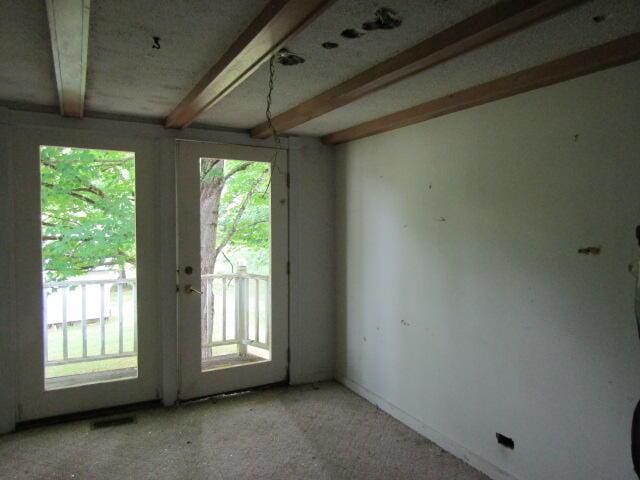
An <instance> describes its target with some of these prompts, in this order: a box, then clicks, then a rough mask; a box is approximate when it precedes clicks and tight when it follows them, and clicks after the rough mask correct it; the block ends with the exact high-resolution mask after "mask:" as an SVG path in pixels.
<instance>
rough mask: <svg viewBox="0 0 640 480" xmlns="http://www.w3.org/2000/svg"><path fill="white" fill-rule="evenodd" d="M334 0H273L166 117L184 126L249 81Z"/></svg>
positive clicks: (174, 125) (171, 123)
mask: <svg viewBox="0 0 640 480" xmlns="http://www.w3.org/2000/svg"><path fill="white" fill-rule="evenodd" d="M333 1H334V0H272V1H271V2H269V4H268V5H267V6H266V7H265V8H264V10H263V11H262V12H261V13H260V15H258V17H256V18H255V19H254V20H253V22H251V24H250V25H249V27H247V29H246V30H245V31H244V32H242V34H241V35H240V36H239V37H238V39H237V40H236V41H235V42H234V43H233V45H231V47H230V48H229V50H227V52H226V53H225V54H224V55H223V56H222V58H220V60H218V61H217V62H216V64H215V65H214V66H213V67H211V69H210V70H209V71H208V72H207V73H206V75H205V76H204V77H203V78H202V79H201V80H200V81H199V82H198V84H197V85H196V86H195V87H194V88H193V89H192V90H191V92H189V94H188V95H187V96H186V97H185V98H184V99H183V100H182V101H181V102H180V104H178V106H177V107H176V108H175V109H174V110H173V111H172V112H171V113H170V114H169V116H168V117H167V118H166V120H165V126H166V127H167V128H184V127H186V126H188V125H189V124H190V123H191V122H193V121H194V120H195V119H196V118H197V117H198V115H200V114H201V113H202V112H203V111H205V110H207V109H208V108H210V107H212V106H213V105H214V104H215V103H216V102H218V101H220V100H221V99H222V98H223V97H224V96H225V95H227V94H228V93H229V92H231V91H232V90H233V89H234V88H236V87H237V86H238V85H240V84H241V83H242V82H243V81H245V80H246V79H247V78H248V77H249V76H250V75H251V74H252V73H253V72H254V71H256V70H257V69H258V67H260V65H262V64H263V63H264V62H266V61H268V60H269V58H270V57H271V56H272V55H273V54H275V53H276V52H277V51H278V50H279V49H280V48H281V47H282V46H283V44H284V43H285V42H286V41H288V40H290V39H291V38H292V37H293V36H294V35H296V34H297V33H299V32H300V31H302V30H303V29H304V28H305V27H306V26H307V25H309V24H310V23H311V22H312V21H313V20H315V18H316V17H318V16H319V15H320V14H321V13H322V12H323V11H324V10H325V9H326V8H327V7H328V6H329V5H330V4H331V3H333Z"/></svg>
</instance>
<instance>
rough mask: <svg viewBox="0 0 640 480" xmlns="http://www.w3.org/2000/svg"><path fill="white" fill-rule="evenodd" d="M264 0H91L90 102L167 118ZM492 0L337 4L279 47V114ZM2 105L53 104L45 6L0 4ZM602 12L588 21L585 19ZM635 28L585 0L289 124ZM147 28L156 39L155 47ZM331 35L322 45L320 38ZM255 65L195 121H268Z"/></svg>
mask: <svg viewBox="0 0 640 480" xmlns="http://www.w3.org/2000/svg"><path fill="white" fill-rule="evenodd" d="M267 2H268V0H233V1H230V0H218V1H207V2H204V1H202V0H135V1H122V0H99V1H94V2H92V3H91V17H90V18H91V29H90V35H89V57H88V65H89V68H88V73H87V98H86V109H87V111H88V112H90V113H102V114H118V115H126V116H132V117H141V118H151V119H154V120H157V121H160V120H161V119H163V118H164V117H165V116H166V115H167V114H168V113H169V112H170V111H171V109H172V108H173V107H174V106H175V105H176V104H177V103H178V102H179V101H180V100H181V99H182V98H183V97H184V96H185V95H186V94H187V93H188V91H189V90H190V89H191V88H192V87H193V85H194V84H195V83H196V82H197V81H198V80H199V79H200V78H201V77H202V76H203V75H204V73H205V72H206V71H207V70H208V69H209V68H210V67H211V66H212V65H213V63H214V62H215V61H216V60H217V59H218V58H219V57H220V56H221V55H222V54H223V52H225V51H226V49H227V48H228V47H229V45H230V44H231V43H232V42H233V41H234V40H235V39H236V38H237V37H238V35H239V34H240V33H241V32H242V31H243V30H244V29H245V28H246V26H247V25H248V24H249V23H250V22H251V20H252V19H253V18H255V17H256V16H257V15H258V13H259V12H260V11H261V10H262V9H263V8H264V6H265V5H266V4H267ZM493 3H495V1H494V0H430V1H429V0H338V1H336V2H335V3H334V4H333V6H332V7H330V8H329V9H328V10H327V11H326V12H325V13H324V14H323V15H322V16H321V17H320V18H318V19H317V20H316V21H315V22H314V23H313V24H312V25H310V26H309V27H308V28H307V29H306V30H304V31H303V32H302V33H300V34H299V35H298V36H297V37H296V38H294V39H293V40H292V41H291V42H290V43H289V44H288V45H287V47H288V48H289V49H290V50H292V51H293V52H295V53H297V54H299V55H301V56H303V57H304V58H305V59H306V62H305V63H304V64H302V65H299V66H295V67H284V66H280V65H278V66H277V71H276V84H275V91H274V95H273V99H274V103H273V113H274V114H277V113H280V112H282V111H284V110H287V109H288V108H290V107H292V106H294V105H296V104H297V103H299V102H301V101H303V100H306V99H308V98H310V97H312V96H314V95H316V94H318V93H320V92H322V91H323V90H326V89H327V88H330V87H332V86H334V85H336V84H338V83H340V82H342V81H344V80H346V79H347V78H350V77H351V76H353V75H355V74H356V73H359V72H361V71H362V70H365V69H366V68H368V67H370V66H372V65H375V64H377V63H379V62H380V61H382V60H385V59H387V58H388V57H390V56H392V55H394V54H396V53H398V52H400V51H402V50H404V49H406V48H408V47H410V46H412V45H414V44H416V43H418V42H419V41H421V40H423V39H425V38H427V37H429V36H431V35H433V34H434V33H436V32H438V31H440V30H443V29H444V28H446V27H448V26H451V25H452V24H454V23H456V22H458V21H460V20H462V19H463V18H466V17H468V16H470V15H472V14H474V13H476V12H478V11H480V10H482V9H483V8H485V7H487V6H488V5H491V4H493ZM380 6H386V7H391V8H394V9H396V10H397V11H398V12H399V13H400V14H401V15H402V17H403V19H404V22H403V25H402V27H401V28H399V29H397V30H389V31H383V30H376V31H372V32H368V33H367V34H366V35H365V36H363V37H361V38H357V39H351V40H350V39H345V38H343V37H341V36H340V32H341V31H342V30H344V29H346V28H359V27H360V25H361V24H362V23H363V22H365V21H367V20H372V19H373V13H374V12H375V10H376V9H377V8H379V7H380ZM2 7H3V10H2V11H3V14H2V16H0V27H1V28H0V42H2V43H1V44H2V45H3V48H2V49H0V61H1V62H2V65H3V68H2V70H1V71H0V103H4V104H10V105H16V104H17V105H28V106H30V108H43V107H44V108H49V109H52V108H57V93H56V88H55V77H54V73H53V63H52V58H51V46H50V40H49V29H48V24H47V15H46V8H45V2H43V1H41V0H20V1H15V2H8V1H5V2H2ZM598 15H605V20H604V21H602V22H599V23H596V22H594V20H593V17H595V16H598ZM637 31H640V1H638V0H592V1H591V2H588V3H586V4H584V5H583V6H581V7H578V8H575V9H572V10H570V11H568V12H566V13H564V14H562V15H559V16H556V17H554V18H552V19H549V20H547V21H545V22H543V23H540V24H538V25H535V26H533V27H531V28H529V29H527V30H525V31H523V32H520V33H516V34H514V35H511V36H509V37H506V38H504V39H502V40H500V41H498V42H495V43H493V44H490V45H488V46H486V47H482V48H479V49H477V50H475V51H473V52H470V53H468V54H466V55H463V56H461V57H459V58H456V59H453V60H450V61H448V62H445V63H443V64H441V65H438V66H436V67H434V68H432V69H430V70H428V71H426V72H423V73H420V74H418V75H415V76H413V77H411V78H408V79H406V80H404V81H402V82H399V83H397V84H395V85H392V86H391V87H388V88H386V89H384V90H381V91H378V92H376V93H374V94H372V95H370V96H367V97H365V98H363V99H360V100H359V101H357V102H355V103H352V104H351V105H347V106H345V107H343V108H341V109H339V110H336V111H334V112H331V113H329V114H327V115H324V116H322V117H319V118H317V119H315V120H312V121H310V122H308V123H306V124H304V125H301V126H299V127H297V128H296V129H294V130H293V131H292V132H293V133H297V134H306V135H322V134H326V133H329V132H332V131H335V130H339V129H342V128H346V127H349V126H352V125H354V124H358V123H361V122H363V121H366V120H370V119H372V118H376V117H379V116H381V115H385V114H388V113H391V112H394V111H397V110H400V109H402V108H407V107H410V106H413V105H416V104H418V103H421V102H424V101H427V100H430V99H433V98H437V97H440V96H442V95H446V94H448V93H451V92H454V91H457V90H459V89H462V88H466V87H469V86H472V85H476V84H478V83H481V82H485V81H488V80H491V79H494V78H497V77H500V76H503V75H506V74H508V73H512V72H514V71H517V70H520V69H523V68H527V67H530V66H533V65H537V64H540V63H543V62H545V61H548V60H552V59H555V58H558V57H561V56H564V55H567V54H570V53H573V52H576V51H579V50H583V49H585V48H589V47H591V46H594V45H598V44H601V43H604V42H606V41H608V40H611V39H614V38H618V37H622V36H624V35H627V34H629V33H632V32H637ZM153 36H159V37H160V39H161V40H160V45H161V48H160V49H154V48H152V46H153V40H152V37H153ZM328 41H331V42H336V43H339V44H340V46H339V48H337V49H333V50H326V49H324V48H322V47H321V44H322V43H323V42H328ZM267 80H268V68H267V66H266V65H265V66H263V67H261V68H260V69H258V71H257V72H256V73H255V74H254V75H253V76H252V77H250V78H249V79H248V80H247V81H246V82H245V83H243V84H242V85H240V86H239V87H238V88H237V89H235V90H234V91H233V92H231V93H230V94H229V95H228V96H227V97H225V98H224V99H223V100H222V101H221V102H219V103H218V104H217V105H215V106H214V107H213V108H212V109H211V110H209V111H207V112H205V113H204V114H203V115H202V116H201V117H200V118H199V119H198V120H197V124H201V125H207V126H224V127H235V128H251V127H253V126H255V125H256V124H258V123H260V122H262V121H263V120H264V109H265V101H266V93H267Z"/></svg>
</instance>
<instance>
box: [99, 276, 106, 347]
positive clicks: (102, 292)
mask: <svg viewBox="0 0 640 480" xmlns="http://www.w3.org/2000/svg"><path fill="white" fill-rule="evenodd" d="M104 321H105V318H104V283H101V284H100V355H104V354H105V338H104Z"/></svg>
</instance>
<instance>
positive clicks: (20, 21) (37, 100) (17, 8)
mask: <svg viewBox="0 0 640 480" xmlns="http://www.w3.org/2000/svg"><path fill="white" fill-rule="evenodd" d="M0 6H1V7H2V10H1V11H2V14H0V45H2V47H1V48H0V65H2V68H0V100H1V101H2V102H3V103H8V104H14V103H15V104H18V105H20V104H28V105H37V106H39V107H43V106H44V107H50V108H57V104H58V93H57V90H56V83H55V72H54V70H53V60H52V53H51V40H50V37H49V24H48V22H47V9H46V7H45V2H43V1H42V0H20V1H16V2H8V1H3V2H2V4H0Z"/></svg>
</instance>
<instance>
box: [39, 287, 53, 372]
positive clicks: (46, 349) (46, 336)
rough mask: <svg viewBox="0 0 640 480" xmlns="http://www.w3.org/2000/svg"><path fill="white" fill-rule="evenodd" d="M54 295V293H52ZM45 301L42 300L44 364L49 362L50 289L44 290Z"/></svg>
mask: <svg viewBox="0 0 640 480" xmlns="http://www.w3.org/2000/svg"><path fill="white" fill-rule="evenodd" d="M52 293H53V292H52ZM43 294H44V295H43V297H44V298H43V299H42V348H43V353H44V363H45V365H46V363H47V362H48V361H49V346H48V344H49V323H48V320H47V316H48V311H47V298H48V297H49V294H48V289H47V288H44V289H43Z"/></svg>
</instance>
